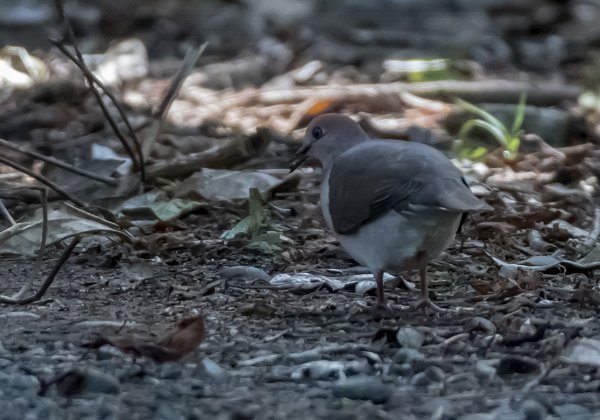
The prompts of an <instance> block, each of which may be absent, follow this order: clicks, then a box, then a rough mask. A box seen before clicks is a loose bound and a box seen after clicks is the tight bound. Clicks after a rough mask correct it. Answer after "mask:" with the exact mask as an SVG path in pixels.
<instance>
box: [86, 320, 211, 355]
mask: <svg viewBox="0 0 600 420" xmlns="http://www.w3.org/2000/svg"><path fill="white" fill-rule="evenodd" d="M205 337H206V328H205V325H204V317H203V316H202V315H198V316H195V317H191V318H186V319H182V320H181V321H179V322H178V323H177V329H176V330H175V331H173V332H172V333H170V334H169V335H167V336H166V337H164V338H163V339H162V340H160V341H159V342H158V343H155V342H152V341H150V340H148V339H143V338H139V337H136V336H127V337H103V336H100V337H98V338H96V339H95V340H94V341H91V342H89V343H84V344H83V347H87V348H91V349H97V348H100V347H102V346H104V345H109V346H113V347H116V348H118V349H119V350H121V351H124V352H126V353H131V354H134V355H136V356H144V357H148V358H150V359H152V360H154V361H155V362H157V363H163V362H169V361H175V360H179V359H181V358H182V357H184V356H186V355H188V354H190V353H191V352H193V351H194V350H196V348H197V347H198V346H199V345H200V343H201V342H202V341H203V340H204V338H205Z"/></svg>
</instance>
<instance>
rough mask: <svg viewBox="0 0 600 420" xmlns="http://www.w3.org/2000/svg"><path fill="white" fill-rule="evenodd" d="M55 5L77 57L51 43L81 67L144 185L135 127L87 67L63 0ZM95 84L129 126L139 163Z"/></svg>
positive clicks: (57, 44)
mask: <svg viewBox="0 0 600 420" xmlns="http://www.w3.org/2000/svg"><path fill="white" fill-rule="evenodd" d="M54 5H55V7H56V10H57V12H58V17H59V20H60V22H61V24H62V25H63V26H64V28H65V30H66V32H67V37H68V39H69V42H70V43H71V45H72V46H73V49H74V50H75V56H73V54H71V52H70V51H69V50H68V49H67V48H66V47H65V46H64V45H62V43H61V42H60V41H58V40H53V39H50V42H51V43H52V44H54V45H55V46H56V47H57V48H58V49H59V50H60V51H61V52H62V53H63V54H65V55H66V56H67V57H68V58H69V59H70V60H71V61H73V63H75V65H76V66H77V67H79V69H80V70H81V71H82V72H83V74H84V76H85V78H86V80H87V81H88V84H89V85H90V89H91V90H92V92H93V93H94V96H95V97H96V100H97V101H98V104H99V105H100V108H101V109H102V112H103V113H104V116H105V118H106V119H107V121H108V123H109V124H110V126H111V128H112V129H113V131H114V132H115V134H116V136H117V137H118V138H119V140H120V141H121V142H122V143H123V147H125V149H126V150H127V153H128V154H129V156H130V157H131V160H132V161H133V164H134V166H137V167H138V168H139V169H140V177H141V180H142V183H143V182H144V181H145V180H146V169H145V165H144V156H143V155H142V147H141V144H140V141H139V139H138V138H137V135H136V133H135V131H134V130H133V127H132V126H131V124H130V122H129V119H128V118H127V115H126V114H125V111H124V110H123V108H122V107H121V104H120V103H119V101H117V99H116V98H115V96H114V95H113V94H112V93H111V92H110V91H109V90H108V89H107V88H106V87H105V86H104V84H103V83H102V82H101V81H100V80H99V79H98V78H97V77H96V76H94V74H93V73H92V72H91V71H90V70H89V69H88V67H87V65H86V64H85V61H84V59H83V54H82V53H81V51H80V50H79V47H78V46H77V38H76V37H75V33H74V32H73V28H72V27H71V24H70V23H69V20H68V19H67V16H66V14H65V9H64V6H63V2H62V0H54ZM94 83H95V84H96V85H98V87H100V89H102V91H103V92H104V93H105V94H106V95H107V96H108V97H109V98H110V100H111V101H112V103H113V104H114V106H115V107H116V109H117V111H118V113H119V115H120V116H121V119H122V120H123V122H124V123H125V125H126V126H127V130H128V131H129V135H130V136H131V141H133V144H134V147H135V149H136V152H137V156H138V159H139V162H138V159H136V158H135V155H134V153H133V151H132V150H131V147H130V146H129V144H128V143H127V141H126V139H125V136H124V135H123V133H122V132H121V130H120V129H119V127H118V126H117V124H116V123H115V121H114V119H113V118H112V116H111V115H110V113H108V109H106V106H105V105H104V104H103V103H102V97H101V96H100V93H99V92H98V90H97V89H96V88H95V86H94Z"/></svg>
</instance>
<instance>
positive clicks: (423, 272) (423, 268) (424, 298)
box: [414, 256, 446, 312]
mask: <svg viewBox="0 0 600 420" xmlns="http://www.w3.org/2000/svg"><path fill="white" fill-rule="evenodd" d="M419 257H420V256H419ZM419 259H421V258H419ZM419 275H420V277H421V297H420V298H419V299H418V300H417V302H416V304H415V306H414V307H415V309H416V308H423V309H427V308H429V309H431V310H433V311H435V312H445V311H446V309H443V308H440V307H439V306H437V305H436V304H435V303H433V302H432V301H431V299H430V298H429V289H428V287H427V260H426V259H425V258H422V261H421V262H420V264H419Z"/></svg>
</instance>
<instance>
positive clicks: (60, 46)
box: [50, 39, 146, 182]
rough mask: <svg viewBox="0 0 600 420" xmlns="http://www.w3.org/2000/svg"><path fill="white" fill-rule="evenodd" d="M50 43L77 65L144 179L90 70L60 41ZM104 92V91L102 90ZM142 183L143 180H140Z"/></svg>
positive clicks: (143, 170) (105, 116)
mask: <svg viewBox="0 0 600 420" xmlns="http://www.w3.org/2000/svg"><path fill="white" fill-rule="evenodd" d="M50 42H51V43H52V44H53V45H54V46H55V47H56V48H58V49H59V50H60V51H61V52H62V53H63V54H64V55H66V56H67V57H68V58H69V59H70V60H71V61H73V63H75V65H77V67H79V68H80V69H81V71H82V73H83V75H84V77H85V78H86V80H87V82H88V85H89V87H90V90H91V91H92V93H93V94H94V97H95V98H96V101H97V102H98V105H99V106H100V109H101V110H102V114H103V115H104V118H106V121H108V125H110V127H111V129H112V130H113V132H114V133H115V135H116V136H117V138H118V139H119V141H120V142H121V144H122V145H123V147H124V148H125V151H126V152H127V154H128V155H129V157H130V158H131V161H132V162H133V165H134V166H136V167H138V168H140V171H141V172H140V176H142V177H143V179H145V176H146V175H145V168H144V165H141V164H140V163H139V161H138V160H139V157H138V155H136V154H135V152H134V151H133V149H132V148H131V146H130V145H129V143H128V142H127V139H126V138H125V135H124V134H123V132H122V131H121V129H120V128H119V126H118V125H117V122H116V121H115V120H114V118H113V117H112V115H111V114H110V112H109V111H108V108H107V107H106V105H105V104H104V102H103V101H102V96H101V95H100V92H99V91H98V89H97V88H96V85H95V84H94V82H93V78H92V77H90V75H92V73H91V72H90V70H89V69H88V68H87V66H86V65H85V64H84V63H82V62H79V59H78V58H77V57H75V56H74V55H73V54H71V52H70V51H69V50H68V49H67V47H65V46H64V45H63V44H62V43H61V41H59V40H56V39H50ZM98 86H100V88H101V89H103V90H104V89H106V88H105V87H104V86H103V85H102V84H99V85H98ZM104 91H105V92H106V90H104ZM134 144H135V145H136V147H137V146H138V145H139V142H138V143H135V142H134ZM142 182H143V180H142Z"/></svg>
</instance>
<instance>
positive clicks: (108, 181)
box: [0, 139, 117, 186]
mask: <svg viewBox="0 0 600 420" xmlns="http://www.w3.org/2000/svg"><path fill="white" fill-rule="evenodd" d="M0 146H4V147H6V148H7V149H10V150H14V151H16V152H19V153H23V154H24V155H27V156H31V157H32V158H34V159H39V160H42V161H44V162H47V163H49V164H51V165H54V166H58V167H59V168H62V169H64V170H66V171H69V172H73V173H75V174H78V175H81V176H85V177H87V178H90V179H95V180H96V181H100V182H103V183H105V184H107V185H112V186H116V185H117V180H116V179H114V178H111V177H105V176H102V175H97V174H95V173H93V172H88V171H86V170H84V169H80V168H78V167H76V166H73V165H70V164H68V163H65V162H63V161H60V160H58V159H55V158H53V157H50V156H44V155H41V154H39V153H36V152H34V151H31V150H27V149H24V148H22V147H19V146H15V145H14V144H12V143H11V142H9V141H6V140H4V139H0Z"/></svg>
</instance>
